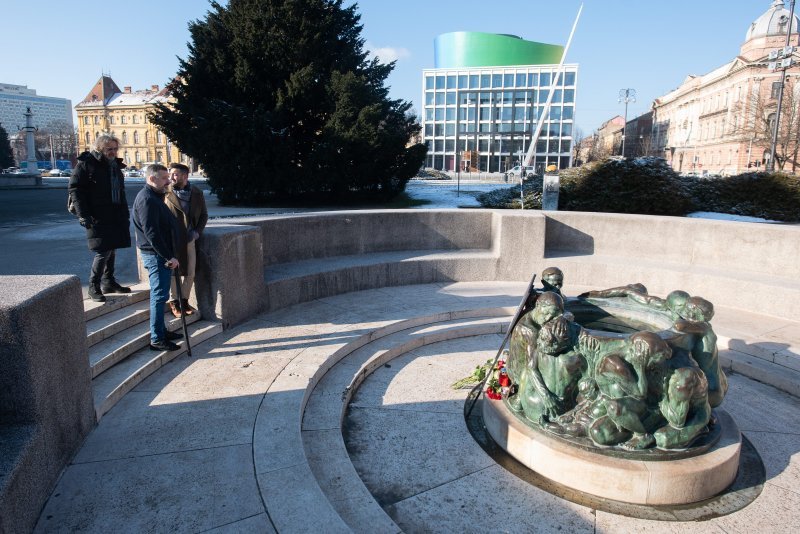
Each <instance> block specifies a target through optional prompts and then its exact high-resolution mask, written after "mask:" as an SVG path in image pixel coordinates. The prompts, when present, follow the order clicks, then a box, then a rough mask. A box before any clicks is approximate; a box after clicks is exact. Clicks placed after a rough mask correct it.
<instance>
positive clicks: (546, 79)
mask: <svg viewBox="0 0 800 534" xmlns="http://www.w3.org/2000/svg"><path fill="white" fill-rule="evenodd" d="M539 85H541V86H542V87H547V86H548V85H550V73H549V72H543V73H542V75H541V76H540V77H539Z"/></svg>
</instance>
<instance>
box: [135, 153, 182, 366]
mask: <svg viewBox="0 0 800 534" xmlns="http://www.w3.org/2000/svg"><path fill="white" fill-rule="evenodd" d="M144 179H145V186H144V187H143V188H142V190H141V191H139V193H138V194H137V195H136V200H134V201H133V227H134V228H135V230H136V246H137V247H139V251H140V252H141V254H142V263H143V264H144V267H145V268H146V269H147V272H148V275H149V279H150V350H157V351H171V350H175V349H177V348H178V345H176V344H175V343H173V342H172V341H173V340H175V339H180V338H181V337H183V336H182V335H180V334H178V333H176V332H169V331H168V330H167V329H166V325H165V324H164V304H165V303H166V302H167V299H168V297H169V283H170V279H171V276H172V270H173V269H177V268H178V267H180V262H179V261H178V260H177V258H175V256H176V254H175V241H176V237H177V231H178V221H177V220H176V219H175V216H174V215H172V212H171V211H169V208H168V207H167V205H166V204H165V203H164V195H166V193H167V186H168V185H169V173H167V168H166V167H164V166H163V165H159V164H158V163H151V164H150V165H147V166H146V167H145V168H144Z"/></svg>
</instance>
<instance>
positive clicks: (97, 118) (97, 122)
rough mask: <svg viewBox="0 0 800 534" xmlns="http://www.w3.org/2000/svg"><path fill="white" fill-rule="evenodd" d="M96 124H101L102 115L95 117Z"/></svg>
mask: <svg viewBox="0 0 800 534" xmlns="http://www.w3.org/2000/svg"><path fill="white" fill-rule="evenodd" d="M94 123H95V124H100V115H95V116H94Z"/></svg>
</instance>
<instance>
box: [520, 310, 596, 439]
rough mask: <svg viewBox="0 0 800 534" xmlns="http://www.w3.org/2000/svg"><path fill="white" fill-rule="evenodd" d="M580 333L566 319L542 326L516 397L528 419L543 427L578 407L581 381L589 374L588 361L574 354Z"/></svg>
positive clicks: (558, 318)
mask: <svg viewBox="0 0 800 534" xmlns="http://www.w3.org/2000/svg"><path fill="white" fill-rule="evenodd" d="M578 329H580V326H578V325H576V324H575V323H573V322H571V321H569V320H568V319H566V318H565V317H564V316H563V315H562V316H558V317H555V318H553V319H551V320H550V321H547V322H546V323H545V324H544V325H543V326H542V328H541V330H540V331H539V335H538V336H537V338H536V351H535V353H534V355H533V357H532V358H531V359H530V360H528V362H527V366H526V369H525V371H524V372H523V376H522V379H521V381H520V384H519V391H518V393H517V395H515V396H514V397H516V398H517V399H516V401H514V403H515V404H516V402H518V403H519V406H520V407H521V408H522V411H523V413H524V414H525V417H526V418H527V419H529V420H530V421H533V422H534V423H538V424H539V425H540V426H542V427H545V425H546V424H547V423H548V422H550V421H554V420H555V419H556V417H557V416H558V415H560V414H562V413H564V412H566V411H568V410H570V409H572V408H574V406H575V403H576V398H577V394H578V381H579V380H580V379H581V377H582V376H583V374H584V372H585V370H586V360H585V359H584V358H583V356H582V355H581V354H580V353H579V352H577V351H575V350H573V347H574V344H575V340H576V339H577V330H578ZM514 397H512V399H514Z"/></svg>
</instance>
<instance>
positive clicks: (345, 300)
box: [37, 282, 800, 533]
mask: <svg viewBox="0 0 800 534" xmlns="http://www.w3.org/2000/svg"><path fill="white" fill-rule="evenodd" d="M523 286H524V284H520V283H500V282H486V283H454V284H427V285H420V286H404V287H394V288H383V289H377V290H370V291H362V292H358V293H350V294H345V295H339V296H336V297H330V298H326V299H321V300H316V301H313V302H310V303H306V304H302V305H299V306H293V307H290V308H285V309H282V310H278V311H275V312H272V313H268V314H262V315H259V316H258V317H255V318H253V319H252V320H250V321H248V322H247V323H244V324H242V325H239V326H237V327H235V328H233V329H231V330H228V331H225V332H223V333H222V334H220V335H218V336H216V337H214V338H213V339H212V340H211V341H209V342H206V343H204V344H201V345H198V346H197V347H195V349H194V357H193V358H188V357H186V356H182V357H179V358H177V359H176V360H174V361H173V362H171V363H169V364H168V365H166V366H164V367H163V368H162V369H160V370H159V371H157V372H156V373H154V374H153V375H152V376H151V377H149V378H148V379H147V380H145V381H144V382H142V383H141V384H140V385H139V386H137V387H136V388H135V389H134V390H133V391H131V392H130V393H128V394H127V395H126V396H125V397H124V398H122V400H121V401H120V402H119V403H118V404H117V405H116V406H115V407H114V408H113V409H112V410H111V411H110V412H109V413H108V414H106V416H105V417H104V418H103V419H102V421H101V422H100V424H99V425H98V427H97V428H96V429H95V430H94V431H93V432H92V433H91V434H90V436H89V437H88V439H87V440H86V442H85V444H84V445H83V447H82V448H81V450H80V451H79V452H78V454H77V455H76V457H75V458H74V459H73V461H72V463H71V464H70V465H69V466H68V467H67V469H66V470H65V472H64V474H63V475H62V477H61V479H60V481H59V483H58V485H57V487H56V488H55V490H54V492H53V494H52V496H51V497H50V500H49V501H48V503H47V505H46V506H45V509H44V510H43V512H42V515H41V517H40V520H39V523H38V526H37V531H38V532H141V531H146V532H166V531H177V532H208V531H211V532H275V531H278V532H309V531H312V530H313V531H317V532H338V531H343V532H344V531H350V530H352V531H363V532H395V531H399V530H402V531H405V532H427V531H436V532H477V531H489V530H491V531H501V532H510V531H515V532H525V531H539V532H552V531H567V532H632V531H636V532H728V533H729V532H751V531H753V530H757V531H760V532H798V531H800V454H798V451H800V439H798V435H799V434H800V431H798V428H800V409H798V408H800V400H799V399H798V398H797V397H794V396H791V395H789V394H787V393H784V392H781V391H778V390H777V389H775V388H773V387H771V386H767V385H764V384H761V383H758V382H756V381H754V380H751V379H748V378H745V377H743V376H741V375H736V374H733V375H731V376H730V391H729V393H728V397H727V398H726V400H725V403H724V405H723V408H724V409H726V410H727V411H728V412H729V413H730V414H731V415H732V416H733V417H734V418H735V419H736V421H737V424H738V425H739V427H740V429H741V430H742V432H743V434H744V435H745V436H746V437H747V438H748V439H749V440H750V441H751V442H752V443H753V445H754V446H755V448H756V449H757V451H758V453H759V454H760V455H761V458H762V459H763V461H764V464H765V466H766V476H767V479H766V483H765V484H764V487H763V491H762V492H761V494H760V495H759V496H758V497H757V498H756V499H755V501H754V502H752V503H751V504H750V505H749V506H747V507H745V508H743V509H741V510H739V511H737V512H734V513H732V514H730V515H725V516H722V517H718V518H714V519H712V520H709V521H704V522H702V523H699V524H698V523H694V522H663V521H651V520H642V519H634V518H629V517H624V516H620V515H614V514H610V513H607V512H603V511H601V510H597V509H594V508H591V507H587V506H583V505H580V504H575V503H572V502H569V501H566V500H563V499H560V498H558V497H555V496H553V495H550V494H549V493H546V492H545V491H543V490H541V489H539V488H537V487H535V486H532V485H530V484H528V483H527V482H524V481H523V480H521V479H519V478H517V477H516V476H514V475H512V474H511V473H510V472H509V471H507V470H505V469H504V468H503V467H501V466H500V465H498V464H497V463H496V462H495V461H494V460H493V459H492V458H491V457H490V456H488V455H487V454H486V453H485V452H484V451H483V450H482V449H481V448H480V446H479V445H478V444H477V443H476V442H475V441H474V439H473V438H472V436H471V435H470V433H469V431H468V430H467V427H466V424H465V421H464V417H463V413H462V410H463V402H464V399H465V398H466V395H467V390H459V391H454V390H452V389H450V387H449V384H450V383H452V382H453V381H454V380H456V379H457V378H459V377H462V376H465V375H467V374H469V372H470V371H471V370H472V369H473V368H474V366H475V365H476V364H478V363H480V362H483V361H485V360H486V359H487V358H491V357H493V356H494V353H495V351H496V350H497V347H498V345H499V343H500V341H501V339H502V335H501V334H502V331H503V330H502V329H503V325H504V324H506V323H507V322H508V320H509V315H510V314H511V313H513V309H514V308H515V307H516V305H517V304H518V302H519V298H520V295H521V292H522V290H523ZM583 289H584V288H582V287H569V286H567V287H565V290H566V291H565V292H566V293H567V294H576V293H578V292H580V291H582V290H583ZM468 310H475V311H474V312H472V313H468V312H467V311H468ZM726 316H735V314H733V313H730V312H729V313H727V314H726V313H724V310H723V313H720V315H719V316H718V317H722V318H723V319H724V318H725V317H726ZM420 318H422V319H420ZM737 320H738V321H739V322H740V323H741V317H738V316H737ZM715 323H716V319H715ZM348 380H350V381H351V382H352V384H353V387H352V388H348V387H345V388H344V389H342V387H341V386H342V384H344V383H347V381H348ZM348 401H349V404H348ZM337 421H338V423H337ZM337 424H338V425H339V426H337ZM342 424H344V429H345V431H344V433H343V432H342V430H341V428H342V427H341V425H342Z"/></svg>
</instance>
